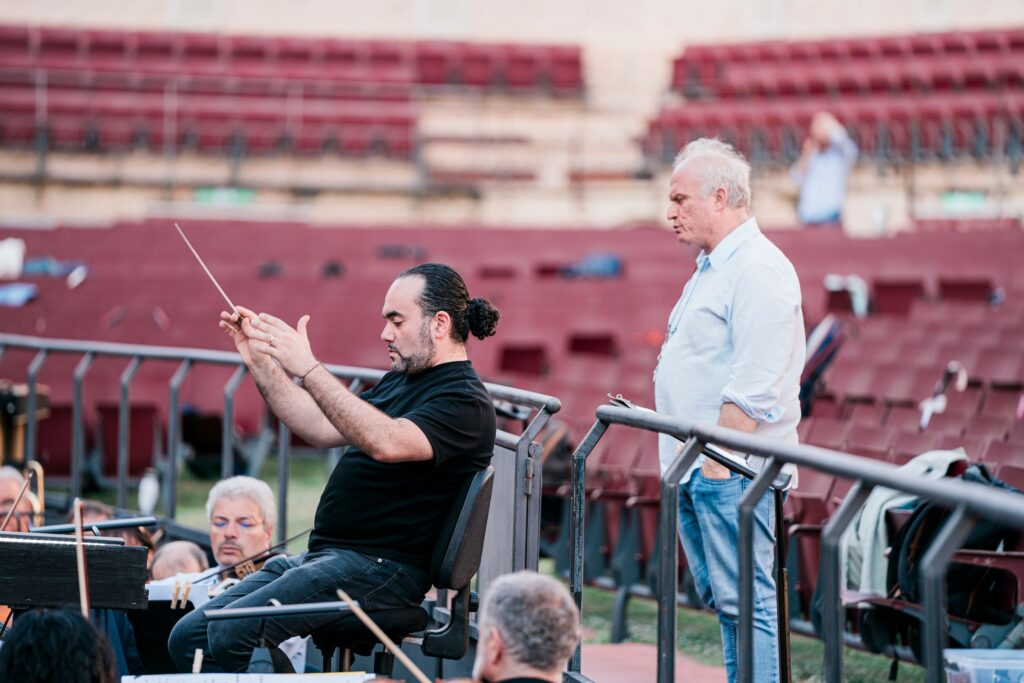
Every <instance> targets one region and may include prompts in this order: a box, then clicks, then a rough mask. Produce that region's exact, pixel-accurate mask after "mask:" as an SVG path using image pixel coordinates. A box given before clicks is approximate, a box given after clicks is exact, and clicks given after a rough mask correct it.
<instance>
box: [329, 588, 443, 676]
mask: <svg viewBox="0 0 1024 683" xmlns="http://www.w3.org/2000/svg"><path fill="white" fill-rule="evenodd" d="M338 597H339V598H341V599H342V600H344V601H345V604H346V605H348V608H349V609H350V610H352V613H353V614H355V615H356V616H357V617H358V618H359V621H361V622H363V624H364V625H365V626H366V628H368V629H370V632H371V633H373V635H375V636H377V640H379V641H380V642H382V643H384V647H386V648H387V649H388V650H390V651H391V654H393V655H394V656H395V657H397V658H398V661H400V662H401V663H402V665H403V666H404V667H405V668H406V669H408V670H409V673H411V674H412V675H413V676H415V677H416V680H418V681H419V682H420V683H430V679H429V678H427V676H426V674H424V673H423V672H422V671H420V670H419V667H417V666H416V665H415V664H413V663H412V660H411V659H409V657H408V656H407V655H406V654H405V653H404V652H402V648H400V647H399V646H398V645H395V643H394V641H392V640H391V639H390V638H388V637H387V635H385V634H384V631H381V630H380V626H377V624H375V623H374V622H373V619H371V618H370V617H368V616H366V612H364V611H363V610H362V608H361V607H360V606H359V605H358V604H357V603H356V602H355V601H354V600H352V598H350V597H348V593H346V592H345V591H343V590H341V589H340V588H339V589H338Z"/></svg>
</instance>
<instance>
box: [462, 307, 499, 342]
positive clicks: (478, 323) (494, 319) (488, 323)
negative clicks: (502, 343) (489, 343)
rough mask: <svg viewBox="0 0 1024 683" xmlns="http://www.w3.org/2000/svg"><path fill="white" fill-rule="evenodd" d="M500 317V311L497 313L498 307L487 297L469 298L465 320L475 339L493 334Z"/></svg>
mask: <svg viewBox="0 0 1024 683" xmlns="http://www.w3.org/2000/svg"><path fill="white" fill-rule="evenodd" d="M500 318H501V313H498V309H497V308H495V307H494V306H492V305H491V302H490V301H488V300H487V299H470V300H469V310H468V311H467V312H466V321H467V322H468V323H469V331H470V332H472V333H473V336H474V337H476V338H477V339H484V338H486V337H490V336H491V335H492V334H494V330H495V329H497V327H498V320H499V319H500Z"/></svg>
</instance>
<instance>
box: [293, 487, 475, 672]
mask: <svg viewBox="0 0 1024 683" xmlns="http://www.w3.org/2000/svg"><path fill="white" fill-rule="evenodd" d="M493 487H494V468H493V467H488V468H487V469H485V470H481V471H480V472H477V473H476V474H474V475H473V476H472V477H469V478H468V479H467V480H466V482H465V484H463V486H462V488H461V489H460V491H459V494H458V496H457V497H456V499H455V503H454V504H453V505H452V509H451V511H450V512H449V514H448V517H447V518H446V519H445V522H444V525H443V526H442V527H441V533H440V534H439V536H438V539H437V545H436V546H435V547H434V554H433V556H432V557H431V560H430V579H431V582H432V583H433V585H434V587H435V588H438V589H450V590H454V591H456V594H455V597H454V598H453V599H452V606H451V614H450V617H449V619H448V623H446V624H445V625H444V626H442V627H440V628H437V629H433V630H426V631H424V629H425V628H426V626H427V623H428V622H429V620H430V615H429V614H428V613H427V611H426V610H425V609H424V608H423V607H410V608H398V609H381V610H372V611H368V612H367V615H368V616H369V617H370V618H371V619H372V620H373V621H374V622H375V623H376V624H377V625H378V626H380V628H381V630H382V631H384V633H385V634H387V636H388V638H390V639H391V640H393V641H394V642H395V643H399V644H400V643H401V642H402V640H404V639H405V638H407V637H409V636H410V635H412V634H414V633H418V632H420V631H423V636H422V646H421V647H422V649H423V653H424V654H425V655H427V656H428V657H439V658H443V659H461V658H462V657H463V656H464V655H465V654H466V652H467V650H468V649H469V630H470V629H469V615H470V612H472V611H474V610H475V609H476V600H475V599H473V596H471V594H470V590H469V582H470V579H472V578H473V576H474V575H475V574H476V572H477V570H478V569H479V568H480V556H481V554H482V553H483V547H484V531H485V530H486V528H487V514H488V512H489V511H490V507H491V491H492V489H493ZM312 636H313V644H314V645H316V647H317V649H319V650H320V652H321V653H322V654H323V657H324V671H330V670H331V662H332V660H333V659H334V653H335V651H336V650H340V651H341V655H342V656H341V666H340V668H341V670H342V671H346V670H347V669H348V666H349V664H350V663H351V654H352V653H357V654H361V655H369V654H370V652H372V651H373V648H374V647H375V646H376V645H377V644H378V643H379V641H378V640H377V638H376V636H374V635H373V633H371V632H370V630H369V629H367V628H366V627H365V626H363V624H362V622H360V621H359V619H358V618H356V616H355V615H353V614H346V615H344V616H342V617H339V618H338V620H337V621H335V622H334V623H332V624H329V625H327V626H323V627H321V628H319V629H317V630H316V631H314V632H313V633H312ZM393 666H394V657H393V655H391V654H390V653H389V652H387V651H384V652H379V653H377V655H376V656H375V658H374V672H375V673H378V674H382V675H386V676H390V675H391V671H392V668H393Z"/></svg>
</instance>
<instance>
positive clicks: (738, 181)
mask: <svg viewBox="0 0 1024 683" xmlns="http://www.w3.org/2000/svg"><path fill="white" fill-rule="evenodd" d="M690 159H701V160H702V161H703V162H704V163H703V164H702V165H701V168H700V175H701V188H700V191H701V195H702V196H704V197H707V196H708V195H709V194H711V193H712V192H714V191H715V190H717V189H718V188H720V187H721V188H724V189H725V191H726V193H727V194H728V196H729V207H730V208H733V209H736V208H740V207H749V206H750V164H748V163H747V160H746V159H745V158H744V156H743V155H742V154H740V153H739V152H738V151H737V150H736V148H735V147H733V146H732V145H730V144H728V143H726V142H722V141H721V140H719V139H718V138H700V139H698V140H694V141H693V142H691V143H689V144H688V145H686V147H683V149H682V150H680V152H679V154H678V156H676V160H675V162H674V163H673V164H672V173H673V174H675V173H676V172H677V171H678V170H679V167H680V166H682V165H683V163H684V162H686V161H689V160H690Z"/></svg>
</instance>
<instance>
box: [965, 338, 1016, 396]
mask: <svg viewBox="0 0 1024 683" xmlns="http://www.w3.org/2000/svg"><path fill="white" fill-rule="evenodd" d="M971 377H972V378H973V379H977V380H978V381H981V382H985V383H987V384H992V385H996V386H1001V387H1022V386H1024V353H1022V352H1021V350H1020V346H1019V345H1008V346H994V347H989V348H986V349H983V350H982V351H981V353H979V355H978V362H977V364H976V365H975V366H974V368H973V370H972V371H971Z"/></svg>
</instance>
